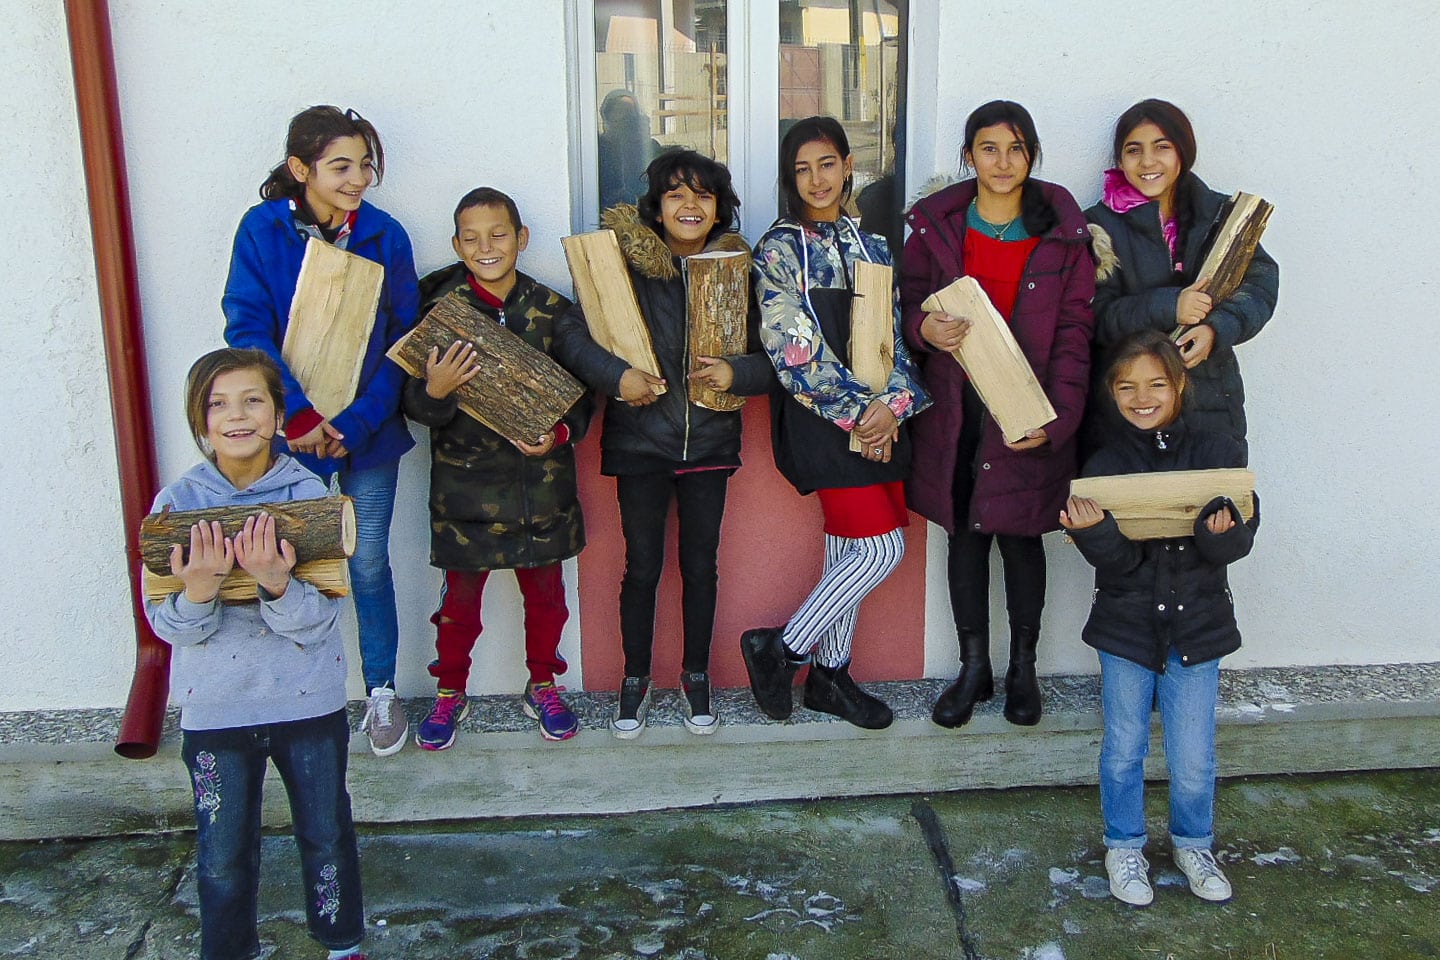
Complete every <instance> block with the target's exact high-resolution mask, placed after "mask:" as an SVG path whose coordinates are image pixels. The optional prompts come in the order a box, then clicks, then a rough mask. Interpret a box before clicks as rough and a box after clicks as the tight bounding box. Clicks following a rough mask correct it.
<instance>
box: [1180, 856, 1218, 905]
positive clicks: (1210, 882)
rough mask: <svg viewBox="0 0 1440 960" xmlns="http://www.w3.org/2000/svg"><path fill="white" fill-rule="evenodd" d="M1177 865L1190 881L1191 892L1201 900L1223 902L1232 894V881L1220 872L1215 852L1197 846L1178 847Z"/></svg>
mask: <svg viewBox="0 0 1440 960" xmlns="http://www.w3.org/2000/svg"><path fill="white" fill-rule="evenodd" d="M1175 866H1177V867H1179V868H1180V872H1181V873H1183V874H1185V879H1186V880H1189V881H1190V892H1191V893H1193V894H1195V896H1197V897H1199V898H1200V899H1201V900H1209V901H1211V902H1212V903H1221V902H1223V901H1225V900H1229V899H1230V896H1231V891H1230V881H1229V880H1227V879H1225V874H1223V873H1221V872H1220V865H1219V864H1217V863H1216V862H1215V854H1213V853H1211V852H1210V851H1209V850H1206V849H1204V848H1197V847H1177V848H1176V849H1175Z"/></svg>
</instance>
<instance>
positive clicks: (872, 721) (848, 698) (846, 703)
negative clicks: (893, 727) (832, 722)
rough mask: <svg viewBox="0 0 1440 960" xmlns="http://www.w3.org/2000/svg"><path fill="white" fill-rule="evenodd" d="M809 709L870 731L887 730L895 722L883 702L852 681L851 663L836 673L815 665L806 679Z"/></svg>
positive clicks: (806, 700) (837, 668)
mask: <svg viewBox="0 0 1440 960" xmlns="http://www.w3.org/2000/svg"><path fill="white" fill-rule="evenodd" d="M805 706H807V707H809V708H810V709H811V710H818V711H820V712H821V713H828V714H830V715H832V716H836V717H839V718H840V719H841V720H845V721H847V722H849V723H853V724H855V726H857V727H863V728H865V729H866V730H884V729H885V728H886V727H888V726H890V723H891V722H892V721H893V720H894V719H895V715H894V714H893V713H891V712H890V708H889V707H887V706H886V705H885V703H884V702H883V701H882V700H880V699H879V698H877V697H872V696H871V695H870V694H868V693H866V692H865V691H864V690H861V689H860V687H859V686H858V685H857V684H856V683H855V681H854V680H852V679H851V678H850V664H848V663H846V664H843V665H842V666H839V667H835V668H834V669H831V668H830V667H822V666H820V664H818V663H812V664H811V665H810V673H809V674H808V675H806V677H805Z"/></svg>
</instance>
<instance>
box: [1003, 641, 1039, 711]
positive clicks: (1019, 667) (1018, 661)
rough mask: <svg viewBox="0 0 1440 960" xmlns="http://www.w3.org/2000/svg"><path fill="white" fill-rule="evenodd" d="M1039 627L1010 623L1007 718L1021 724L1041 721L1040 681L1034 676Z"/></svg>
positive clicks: (1006, 672) (1006, 674)
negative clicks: (1012, 624) (1018, 625)
mask: <svg viewBox="0 0 1440 960" xmlns="http://www.w3.org/2000/svg"><path fill="white" fill-rule="evenodd" d="M1039 642H1040V630H1039V629H1038V628H1037V627H1017V626H1011V627H1010V669H1009V670H1006V671H1005V719H1006V720H1009V721H1010V722H1011V723H1013V724H1017V725H1018V726H1022V727H1033V726H1034V725H1035V724H1037V723H1039V722H1040V682H1039V681H1038V680H1036V679H1035V647H1036V645H1038V644H1039Z"/></svg>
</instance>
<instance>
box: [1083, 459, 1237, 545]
mask: <svg viewBox="0 0 1440 960" xmlns="http://www.w3.org/2000/svg"><path fill="white" fill-rule="evenodd" d="M1070 493H1071V495H1072V496H1076V497H1088V498H1090V499H1091V500H1094V501H1095V502H1096V503H1098V504H1099V505H1100V507H1101V508H1102V509H1104V510H1108V511H1110V513H1111V514H1113V515H1114V517H1115V522H1116V524H1118V525H1119V527H1120V532H1121V533H1123V534H1124V535H1125V536H1126V537H1128V538H1129V539H1131V540H1158V539H1161V538H1168V537H1189V536H1193V535H1194V533H1195V518H1196V517H1198V516H1199V515H1200V511H1201V510H1203V509H1204V508H1205V505H1206V504H1208V503H1209V502H1210V501H1211V500H1214V499H1215V498H1216V497H1229V498H1230V499H1231V501H1233V502H1234V504H1235V506H1236V507H1238V508H1239V510H1240V516H1241V517H1242V518H1243V519H1245V520H1250V519H1251V518H1253V517H1254V516H1255V474H1254V472H1253V471H1250V470H1245V469H1241V468H1227V469H1220V470H1168V471H1162V472H1160V473H1130V474H1124V475H1121V476H1113V477H1081V478H1079V479H1076V480H1074V481H1072V482H1071V484H1070Z"/></svg>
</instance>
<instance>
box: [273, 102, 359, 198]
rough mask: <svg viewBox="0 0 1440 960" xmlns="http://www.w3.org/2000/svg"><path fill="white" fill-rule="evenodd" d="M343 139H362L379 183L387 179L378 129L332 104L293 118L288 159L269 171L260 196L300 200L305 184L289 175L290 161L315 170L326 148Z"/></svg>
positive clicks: (354, 114)
mask: <svg viewBox="0 0 1440 960" xmlns="http://www.w3.org/2000/svg"><path fill="white" fill-rule="evenodd" d="M341 137H359V138H360V139H362V140H364V141H365V149H366V150H368V151H369V152H370V165H371V167H373V168H374V170H375V182H376V183H377V184H378V183H379V182H380V181H381V180H382V179H383V178H384V176H385V150H384V148H383V147H381V146H380V134H378V133H376V132H375V127H374V126H372V125H371V123H370V121H369V120H366V119H365V118H364V117H362V116H360V114H358V113H356V112H355V111H354V110H343V111H342V110H341V109H340V108H339V107H332V106H329V105H325V106H319V107H308V108H306V109H304V110H302V111H300V112H299V113H297V114H295V116H294V117H292V118H291V119H290V129H289V130H288V131H287V132H286V134H285V159H284V160H282V161H280V165H279V166H277V167H276V168H275V169H273V170H271V171H270V175H269V176H268V177H266V178H265V182H264V183H262V184H260V196H261V197H263V198H264V199H266V200H280V199H289V200H298V199H299V198H300V197H302V196H304V194H305V185H304V184H303V183H301V182H300V181H298V180H296V179H295V178H294V177H293V176H291V175H290V165H289V159H290V158H291V157H297V158H299V160H300V161H301V162H302V163H304V164H305V166H307V167H313V166H314V165H315V164H316V162H317V161H319V159H320V158H321V157H323V156H324V155H325V148H326V147H328V146H330V144H332V143H334V142H335V141H336V140H338V139H340V138H341Z"/></svg>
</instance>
